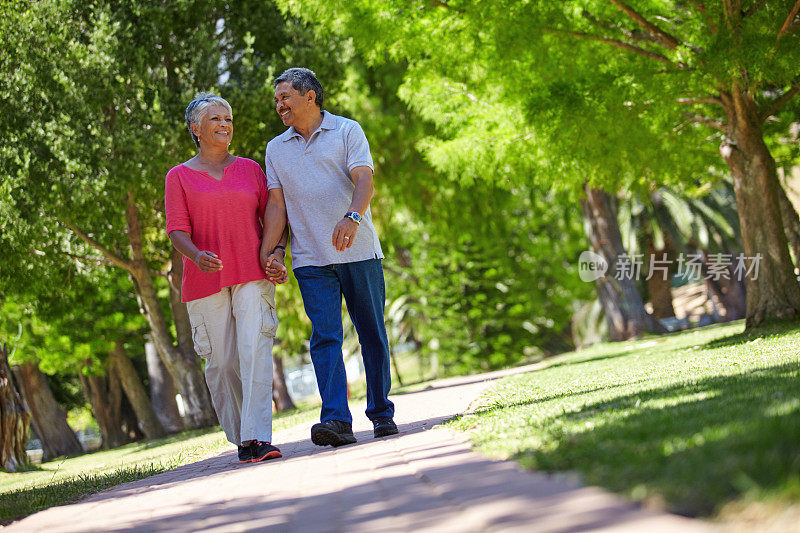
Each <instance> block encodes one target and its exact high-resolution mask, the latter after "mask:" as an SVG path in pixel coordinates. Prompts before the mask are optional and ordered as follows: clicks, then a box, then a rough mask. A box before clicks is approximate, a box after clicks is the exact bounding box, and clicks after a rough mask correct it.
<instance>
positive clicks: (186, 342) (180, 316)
mask: <svg viewBox="0 0 800 533" xmlns="http://www.w3.org/2000/svg"><path fill="white" fill-rule="evenodd" d="M182 280H183V255H181V253H180V252H179V251H178V250H176V249H175V248H173V249H172V255H171V257H170V268H169V307H170V310H171V311H172V321H173V322H174V323H175V331H176V332H177V333H178V349H179V350H180V351H181V353H183V354H184V355H189V356H191V358H192V359H193V360H197V353H196V352H195V351H194V342H192V324H191V322H189V311H187V309H186V304H185V303H183V302H181V282H182Z"/></svg>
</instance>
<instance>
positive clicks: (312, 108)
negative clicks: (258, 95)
mask: <svg viewBox="0 0 800 533" xmlns="http://www.w3.org/2000/svg"><path fill="white" fill-rule="evenodd" d="M314 96H315V93H314V91H307V92H306V94H300V93H299V92H298V91H297V89H295V88H293V87H292V83H291V82H289V81H282V82H280V83H279V84H278V85H277V86H276V87H275V111H277V112H278V115H279V116H280V117H281V120H282V121H283V125H284V126H297V125H298V124H302V123H303V121H304V120H306V119H307V118H308V117H311V116H313V115H314V114H315V113H316V114H319V108H318V107H317V105H316V104H315V103H314Z"/></svg>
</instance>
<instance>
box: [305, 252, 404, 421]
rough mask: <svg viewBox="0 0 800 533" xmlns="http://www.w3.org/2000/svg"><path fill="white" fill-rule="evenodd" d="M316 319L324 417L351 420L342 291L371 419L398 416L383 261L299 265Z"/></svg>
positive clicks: (315, 354) (314, 353)
mask: <svg viewBox="0 0 800 533" xmlns="http://www.w3.org/2000/svg"><path fill="white" fill-rule="evenodd" d="M294 275H295V277H296V278H297V283H298V285H299V286H300V293H301V294H302V295H303V306H304V307H305V309H306V314H307V315H308V318H309V319H310V320H311V328H312V333H311V362H312V363H314V373H315V374H316V376H317V386H318V387H319V393H320V396H321V397H322V413H321V414H320V421H321V422H325V421H327V420H340V421H342V422H348V423H349V422H352V421H353V417H352V415H351V414H350V409H349V407H348V406H347V376H346V375H345V370H344V359H343V357H342V335H343V333H342V295H344V300H345V303H346V304H347V312H348V313H349V314H350V319H351V320H352V321H353V325H355V327H356V332H357V333H358V340H359V342H360V343H361V356H362V357H363V359H364V371H365V372H366V377H367V410H366V414H367V418H369V419H370V420H375V419H376V418H379V417H390V418H391V417H393V416H394V404H393V403H392V402H391V401H389V398H388V396H389V389H390V388H391V386H392V378H391V374H390V372H389V341H388V339H387V336H386V325H385V324H384V322H383V308H384V306H385V305H386V287H385V285H384V281H383V266H382V264H381V260H380V259H368V260H366V261H357V262H355V263H342V264H334V265H327V266H323V267H318V266H305V267H300V268H296V269H294Z"/></svg>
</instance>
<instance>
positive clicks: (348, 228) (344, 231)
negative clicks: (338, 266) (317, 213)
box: [331, 218, 358, 252]
mask: <svg viewBox="0 0 800 533" xmlns="http://www.w3.org/2000/svg"><path fill="white" fill-rule="evenodd" d="M357 232H358V224H357V223H356V222H354V221H353V220H351V219H349V218H343V219H342V220H340V221H339V223H338V224H336V227H335V228H333V236H332V238H331V242H332V243H333V247H334V248H336V250H337V251H339V252H344V251H345V250H346V249H348V248H350V247H351V246H352V245H353V242H354V241H355V240H356V233H357Z"/></svg>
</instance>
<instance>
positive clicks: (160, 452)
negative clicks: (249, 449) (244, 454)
mask: <svg viewBox="0 0 800 533" xmlns="http://www.w3.org/2000/svg"><path fill="white" fill-rule="evenodd" d="M318 410H319V407H318V406H317V405H313V404H309V405H303V406H300V407H299V408H298V409H296V410H294V411H289V412H286V413H276V414H275V418H274V420H273V430H275V431H278V430H281V429H286V428H289V427H292V426H294V425H296V424H300V423H303V422H307V421H309V420H312V419H314V418H315V417H316V416H317V415H318V414H319V412H318ZM231 447H232V445H231V444H230V443H229V442H228V441H227V440H226V439H225V435H224V434H223V433H222V431H220V430H219V428H215V429H209V430H194V431H184V432H181V433H178V434H175V435H171V436H169V437H166V438H163V439H156V440H151V441H140V442H134V443H131V444H127V445H125V446H121V447H119V448H114V449H113V450H103V451H98V452H94V453H88V454H85V455H81V456H78V457H72V458H68V459H57V460H54V461H50V462H47V463H43V464H42V465H39V466H37V467H33V468H31V469H30V470H28V471H27V472H18V473H14V474H10V473H5V472H0V524H8V523H9V522H11V521H13V520H19V519H20V518H24V517H25V516H28V515H29V514H32V513H35V512H37V511H41V510H43V509H47V508H49V507H53V506H56V505H64V504H67V503H72V502H76V501H78V500H80V499H81V498H84V497H85V496H88V495H90V494H93V493H95V492H99V491H101V490H105V489H107V488H110V487H113V486H115V485H119V484H121V483H127V482H128V481H135V480H138V479H142V478H146V477H149V476H152V475H155V474H159V473H161V472H166V471H167V470H172V469H173V468H177V467H179V466H181V465H185V464H189V463H194V462H197V461H201V460H203V459H206V458H208V457H211V456H213V455H216V454H217V453H219V452H221V451H222V450H224V449H229V448H231Z"/></svg>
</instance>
